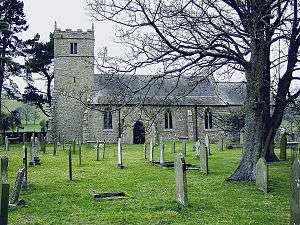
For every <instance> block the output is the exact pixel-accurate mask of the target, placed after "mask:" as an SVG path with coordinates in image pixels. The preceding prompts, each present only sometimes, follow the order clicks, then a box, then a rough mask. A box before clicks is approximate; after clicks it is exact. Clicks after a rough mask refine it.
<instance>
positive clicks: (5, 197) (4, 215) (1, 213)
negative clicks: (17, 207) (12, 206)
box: [0, 156, 9, 225]
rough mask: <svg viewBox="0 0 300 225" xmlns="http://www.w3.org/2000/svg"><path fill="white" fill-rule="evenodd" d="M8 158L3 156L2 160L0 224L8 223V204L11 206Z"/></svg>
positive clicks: (5, 224)
mask: <svg viewBox="0 0 300 225" xmlns="http://www.w3.org/2000/svg"><path fill="white" fill-rule="evenodd" d="M7 166H8V158H7V157H6V156H2V157H1V160H0V169H1V171H0V175H1V179H0V224H1V225H7V223H8V206H9V184H8V179H7Z"/></svg>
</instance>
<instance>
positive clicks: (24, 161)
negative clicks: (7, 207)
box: [22, 144, 28, 190]
mask: <svg viewBox="0 0 300 225" xmlns="http://www.w3.org/2000/svg"><path fill="white" fill-rule="evenodd" d="M23 167H24V169H25V171H24V179H23V183H22V188H23V189H24V190H27V189H28V163H27V146H26V144H24V146H23Z"/></svg>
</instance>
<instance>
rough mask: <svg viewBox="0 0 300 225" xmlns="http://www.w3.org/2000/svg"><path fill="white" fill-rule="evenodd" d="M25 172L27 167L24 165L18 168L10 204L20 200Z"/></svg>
mask: <svg viewBox="0 0 300 225" xmlns="http://www.w3.org/2000/svg"><path fill="white" fill-rule="evenodd" d="M24 174H25V167H24V166H22V167H21V168H19V170H18V173H17V177H16V182H15V186H14V189H13V193H12V196H11V200H10V204H12V205H17V204H18V202H19V196H20V193H21V188H22V183H23V179H24Z"/></svg>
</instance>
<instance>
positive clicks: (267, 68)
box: [88, 0, 300, 180]
mask: <svg viewBox="0 0 300 225" xmlns="http://www.w3.org/2000/svg"><path fill="white" fill-rule="evenodd" d="M88 6H89V8H90V12H91V14H92V16H93V17H94V18H95V19H97V20H100V21H103V20H110V21H113V22H115V23H117V24H119V25H120V26H119V28H118V30H117V34H118V37H119V40H120V42H122V43H125V44H127V46H128V51H126V56H127V57H122V58H112V57H108V56H106V57H105V60H103V65H102V69H106V70H107V71H109V72H111V73H132V74H135V73H139V72H140V71H145V70H146V69H147V70H148V71H155V72H156V73H157V74H158V76H160V77H163V76H165V75H169V74H172V75H173V76H181V75H191V74H192V75H194V76H195V75H199V76H202V75H211V74H213V73H214V75H215V76H217V75H218V74H220V73H222V72H224V71H229V72H234V71H241V72H243V73H244V74H245V77H246V80H247V94H246V100H245V106H244V107H245V114H246V115H245V138H244V151H243V152H244V154H243V157H242V160H241V162H240V164H239V166H238V168H237V169H236V170H235V172H234V173H233V174H232V175H231V177H230V178H229V179H231V180H255V164H256V162H257V160H258V158H259V157H261V156H264V157H266V159H267V160H268V161H274V160H276V159H277V157H276V156H275V154H274V150H273V148H272V146H273V141H274V137H275V134H276V131H277V130H278V127H279V126H280V124H281V121H282V116H283V112H284V108H285V107H286V105H287V103H288V102H290V101H291V100H293V99H295V98H296V97H297V96H299V94H300V91H299V90H298V91H296V92H295V93H290V92H289V90H290V85H291V83H292V81H294V80H297V79H298V80H299V79H300V78H299V77H297V75H296V74H295V71H296V70H298V67H297V66H298V63H299V61H298V58H297V56H298V55H299V45H300V35H299V32H300V25H299V15H298V13H299V12H298V11H299V10H298V7H299V6H300V3H299V1H297V0H276V1H274V0H252V1H246V0H214V1H211V0H199V1H197V0H183V1H182V0H181V1H179V0H173V1H165V0H157V1H152V0H143V1H142V0H131V1H115V0H89V1H88ZM280 40H281V43H282V45H283V46H284V47H282V48H281V54H280V57H277V56H274V52H275V51H276V52H277V51H278V44H277V43H278V42H279V41H280ZM280 66H281V69H278V67H280ZM275 68H277V70H276V71H277V72H278V73H279V74H278V76H277V78H278V80H277V85H276V86H275V88H276V90H277V91H276V93H277V94H276V97H275V100H274V101H275V102H274V110H273V112H272V114H271V111H270V90H271V81H272V75H273V72H274V71H275Z"/></svg>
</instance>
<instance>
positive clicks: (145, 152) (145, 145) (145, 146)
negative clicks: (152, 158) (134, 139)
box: [144, 142, 147, 159]
mask: <svg viewBox="0 0 300 225" xmlns="http://www.w3.org/2000/svg"><path fill="white" fill-rule="evenodd" d="M144 159H147V144H146V142H145V143H144Z"/></svg>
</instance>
